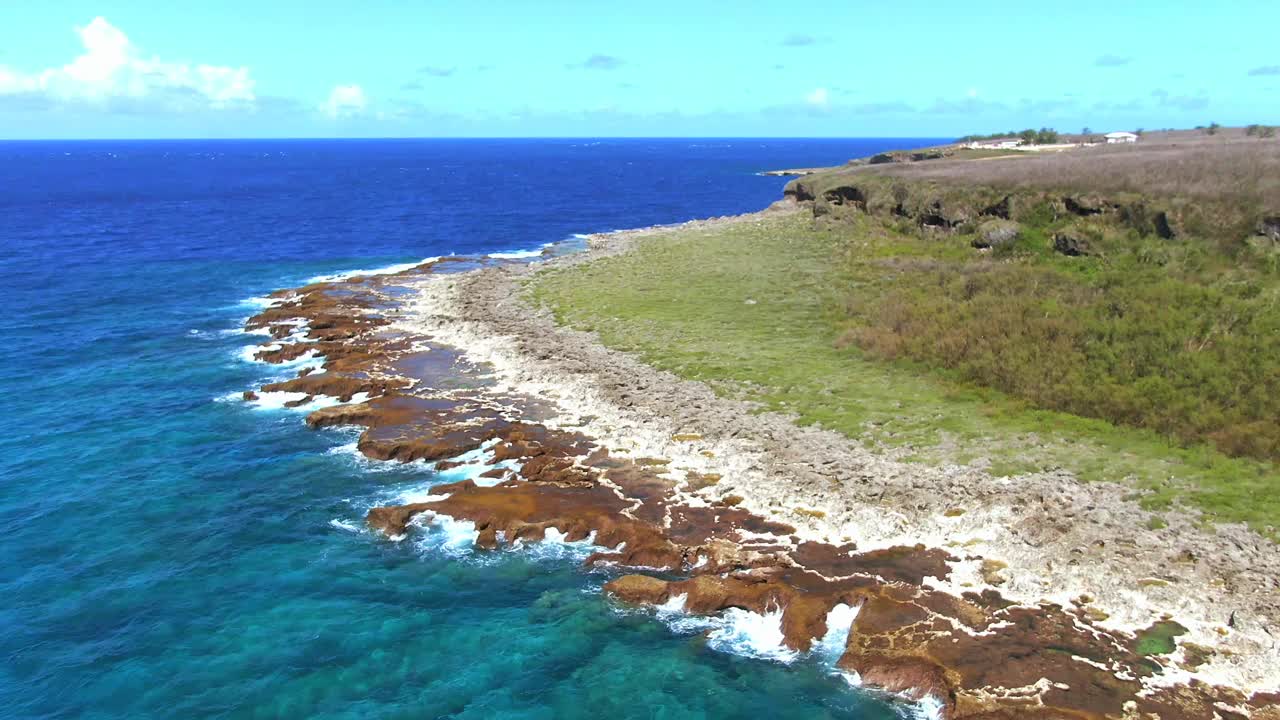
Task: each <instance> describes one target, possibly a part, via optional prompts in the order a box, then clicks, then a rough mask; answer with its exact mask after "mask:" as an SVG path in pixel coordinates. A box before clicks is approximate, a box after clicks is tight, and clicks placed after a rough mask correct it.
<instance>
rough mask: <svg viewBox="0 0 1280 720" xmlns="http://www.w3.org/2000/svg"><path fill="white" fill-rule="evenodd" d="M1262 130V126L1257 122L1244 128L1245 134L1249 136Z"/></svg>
mask: <svg viewBox="0 0 1280 720" xmlns="http://www.w3.org/2000/svg"><path fill="white" fill-rule="evenodd" d="M1260 132H1262V126H1261V125H1258V124H1256V123H1255V124H1253V125H1250V126H1248V127H1246V128H1245V129H1244V134H1245V135H1247V136H1249V137H1253V136H1254V135H1257V134H1258V133H1260Z"/></svg>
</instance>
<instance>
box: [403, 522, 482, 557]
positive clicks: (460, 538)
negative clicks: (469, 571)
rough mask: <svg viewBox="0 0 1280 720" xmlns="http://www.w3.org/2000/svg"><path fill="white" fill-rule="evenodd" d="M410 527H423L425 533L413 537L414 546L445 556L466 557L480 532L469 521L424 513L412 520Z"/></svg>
mask: <svg viewBox="0 0 1280 720" xmlns="http://www.w3.org/2000/svg"><path fill="white" fill-rule="evenodd" d="M410 524H412V525H417V526H419V527H421V526H423V525H425V526H426V527H427V532H425V533H419V534H418V535H417V536H416V537H415V543H414V544H415V545H416V546H417V547H418V548H419V549H420V550H422V551H424V552H444V553H445V554H447V555H455V556H456V555H467V554H470V553H471V552H472V551H473V549H474V548H475V544H476V538H478V537H480V531H479V530H476V524H475V523H474V522H471V521H470V520H455V519H454V518H452V517H449V516H448V515H441V514H438V513H434V512H430V511H428V512H424V513H421V514H419V515H418V516H416V517H415V518H414V519H413V522H412V523H410Z"/></svg>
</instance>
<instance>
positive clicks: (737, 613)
mask: <svg viewBox="0 0 1280 720" xmlns="http://www.w3.org/2000/svg"><path fill="white" fill-rule="evenodd" d="M720 621H721V622H720V624H719V627H717V628H716V629H714V630H712V631H711V633H710V634H709V635H707V645H708V646H709V647H711V648H713V649H715V650H719V651H721V652H727V653H732V654H734V655H742V656H745V657H751V658H756V659H759V660H772V661H774V662H780V663H790V662H792V661H794V660H795V659H796V658H797V657H799V653H797V652H796V651H795V650H792V649H791V648H789V647H787V646H786V645H784V644H783V642H782V641H783V634H782V608H776V609H774V610H770V611H767V612H764V613H757V612H751V611H750V610H743V609H741V608H729V609H728V610H725V611H724V613H722V614H721V615H720Z"/></svg>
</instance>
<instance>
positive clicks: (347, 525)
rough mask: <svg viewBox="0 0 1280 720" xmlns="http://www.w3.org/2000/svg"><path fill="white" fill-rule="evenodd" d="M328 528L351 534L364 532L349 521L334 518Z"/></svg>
mask: <svg viewBox="0 0 1280 720" xmlns="http://www.w3.org/2000/svg"><path fill="white" fill-rule="evenodd" d="M329 526H330V527H334V528H337V529H339V530H346V531H347V532H352V533H359V532H364V528H362V527H360V526H359V525H356V524H355V523H353V522H351V521H350V520H339V519H338V518H334V519H332V520H330V521H329Z"/></svg>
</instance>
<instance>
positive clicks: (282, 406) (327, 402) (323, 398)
mask: <svg viewBox="0 0 1280 720" xmlns="http://www.w3.org/2000/svg"><path fill="white" fill-rule="evenodd" d="M255 394H256V395H257V398H256V399H254V400H244V399H243V393H239V394H237V393H228V394H226V395H222V396H220V397H218V398H216V399H217V400H219V401H222V402H226V401H228V400H232V399H237V400H242V401H243V402H244V403H245V404H247V405H251V406H253V408H254V409H255V410H291V411H294V412H311V411H313V410H319V409H320V408H326V407H333V406H334V405H345V404H346V403H344V402H342V401H341V400H340V399H338V398H336V397H332V396H330V395H313V396H311V400H310V401H308V402H305V403H302V404H300V405H293V406H290V405H288V403H292V402H297V401H299V400H304V399H306V397H307V394H306V393H302V392H285V391H283V390H277V391H275V392H258V393H255ZM368 399H369V394H368V393H363V392H360V393H356V394H355V395H352V396H351V400H350V402H352V403H362V402H365V401H366V400H368Z"/></svg>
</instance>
